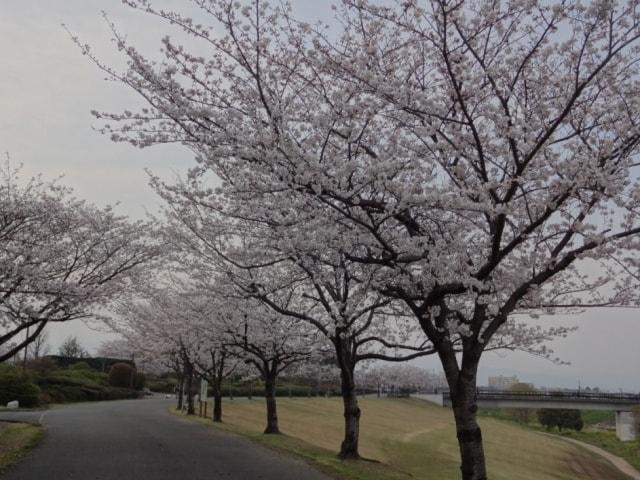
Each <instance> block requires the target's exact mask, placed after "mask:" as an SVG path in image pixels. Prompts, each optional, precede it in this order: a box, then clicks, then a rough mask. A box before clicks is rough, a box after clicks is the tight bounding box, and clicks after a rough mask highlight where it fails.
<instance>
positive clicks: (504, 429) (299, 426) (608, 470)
mask: <svg viewBox="0 0 640 480" xmlns="http://www.w3.org/2000/svg"><path fill="white" fill-rule="evenodd" d="M360 404H361V408H362V412H363V413H362V420H361V437H360V445H361V449H360V451H361V454H362V455H363V456H364V457H366V458H367V459H371V460H375V461H376V462H371V461H360V462H340V461H339V460H337V458H336V452H337V450H338V447H339V445H340V441H341V439H342V429H343V417H342V403H341V400H340V399H338V398H329V399H326V398H321V399H315V398H314V399H305V398H297V399H295V398H294V399H285V398H283V399H278V413H279V420H280V428H281V431H282V432H284V433H285V434H286V435H283V436H265V435H262V434H261V432H262V430H263V429H264V424H265V418H264V417H265V411H264V402H263V401H262V400H261V399H257V398H254V399H253V400H247V399H244V398H243V399H235V400H233V401H229V400H225V402H224V406H223V419H224V422H225V424H224V425H223V426H222V427H221V428H224V429H226V430H231V431H235V432H237V433H242V434H245V435H248V436H250V437H252V438H253V439H254V440H256V441H259V442H260V443H263V444H266V445H267V446H270V447H272V448H276V449H280V450H286V451H290V452H293V453H294V454H296V455H299V456H302V457H304V458H306V459H307V460H309V461H311V462H312V463H314V464H316V465H317V466H320V467H321V468H322V469H323V470H325V471H327V472H329V473H332V474H334V476H336V477H337V478H346V479H353V480H359V479H363V480H364V479H367V480H377V479H389V480H396V479H409V478H420V479H423V480H455V479H457V478H459V468H458V464H459V457H458V446H457V442H456V439H455V429H454V423H453V417H452V413H451V411H450V410H449V409H444V408H441V407H437V406H435V405H431V404H429V403H427V402H424V401H421V400H415V399H376V398H366V399H363V400H361V403H360ZM209 411H211V410H209ZM200 421H202V422H207V423H209V422H210V421H209V420H204V419H202V420H200ZM481 425H482V428H483V436H484V439H485V450H486V453H487V462H488V469H489V476H490V478H491V479H492V480H545V479H555V480H589V479H593V480H624V479H626V478H627V477H626V476H624V475H622V474H621V473H619V472H618V471H617V470H616V469H615V468H614V467H612V466H611V465H610V464H609V463H608V462H607V461H606V460H604V459H601V458H599V457H594V455H593V454H592V453H589V452H587V451H585V450H583V449H581V448H580V447H578V446H574V445H572V444H568V443H567V442H563V441H562V440H560V439H558V440H555V439H553V438H549V437H544V436H542V435H539V434H537V433H535V432H531V431H528V430H526V429H524V428H521V427H519V426H516V425H513V424H510V423H509V422H503V421H500V420H496V419H491V418H482V419H481ZM377 462H380V463H377Z"/></svg>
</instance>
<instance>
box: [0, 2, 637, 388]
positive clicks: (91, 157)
mask: <svg viewBox="0 0 640 480" xmlns="http://www.w3.org/2000/svg"><path fill="white" fill-rule="evenodd" d="M182 1H183V0H173V1H172V2H165V3H166V4H174V5H176V4H178V3H181V2H182ZM293 3H294V6H295V8H296V10H297V12H298V13H299V14H300V15H301V16H304V17H305V19H307V21H313V20H314V19H319V18H321V19H323V20H327V19H329V18H330V16H331V12H330V4H331V2H329V1H322V0H314V1H310V0H297V1H294V2H293ZM102 10H104V11H105V12H106V13H107V14H108V15H109V17H110V19H111V20H113V21H114V22H115V23H116V24H117V25H118V28H119V30H120V31H121V32H122V33H125V34H127V35H128V36H129V38H130V39H131V40H133V41H134V43H135V44H136V45H138V46H139V47H140V50H142V51H143V52H145V53H149V54H150V55H155V54H156V53H157V52H158V51H159V48H160V43H159V40H160V38H161V37H162V36H164V35H166V34H167V33H169V32H168V31H167V29H166V27H165V26H164V25H163V24H162V23H160V22H158V21H156V20H154V19H150V18H148V17H147V16H146V15H144V14H141V13H139V12H135V11H132V10H130V9H128V8H127V7H124V6H123V5H121V3H120V0H64V1H42V0H2V1H1V2H0V32H1V35H2V38H1V41H0V58H1V59H2V64H3V67H2V75H0V106H1V107H2V114H1V115H0V151H1V152H5V151H6V152H8V153H9V154H10V157H11V162H12V165H17V164H20V163H22V164H24V172H25V174H26V175H31V174H35V173H43V174H44V176H45V178H49V179H51V178H55V177H58V176H60V175H64V179H63V180H62V182H63V183H64V184H66V185H68V186H71V187H73V188H74V189H75V192H76V195H77V196H78V197H82V198H86V199H88V200H90V201H92V202H94V203H97V204H99V205H105V204H114V203H119V204H120V206H119V211H120V212H121V213H126V214H129V215H131V216H135V217H142V216H143V215H144V214H145V212H146V211H155V210H157V208H158V206H159V204H160V203H159V201H158V199H157V198H156V197H155V194H154V193H153V192H152V191H151V189H150V188H149V187H148V186H147V180H146V174H145V172H144V169H145V168H149V169H151V170H153V171H154V172H155V173H157V174H159V175H161V176H163V177H165V178H170V177H171V176H173V175H175V174H176V173H178V174H179V173H180V172H184V171H185V170H186V169H187V168H188V167H189V166H190V165H191V163H192V155H191V153H190V152H189V151H188V150H186V149H184V148H182V147H178V146H171V147H169V146H162V147H153V148H150V149H147V150H139V149H135V148H133V147H131V146H129V145H124V144H114V143H112V142H111V141H110V140H109V139H108V138H106V137H103V136H101V135H100V134H99V133H98V132H96V131H95V130H94V129H93V128H94V127H96V126H98V124H97V123H96V122H95V120H94V119H93V117H92V116H91V114H90V111H91V110H92V109H96V110H104V111H112V112H118V111H120V110H122V109H124V108H130V109H132V110H135V107H136V106H138V105H140V101H139V99H138V98H137V97H136V94H135V93H133V92H131V91H129V90H127V89H125V88H124V87H123V86H120V85H118V84H116V83H113V82H107V81H105V80H104V77H105V75H104V74H103V73H102V72H100V71H99V70H98V69H97V68H96V66H95V65H93V64H92V63H90V62H89V61H88V59H87V57H84V56H83V55H82V54H81V53H80V52H79V50H78V48H77V47H76V46H75V45H74V44H73V43H72V42H71V40H70V38H69V35H68V34H67V32H66V31H65V30H64V29H63V28H62V26H61V24H63V23H64V24H66V25H67V27H68V28H69V29H70V30H71V31H72V32H73V33H74V34H77V35H78V36H79V37H80V38H81V41H82V42H83V43H89V44H91V45H92V46H93V48H94V49H95V51H96V52H97V54H98V56H99V57H100V58H102V59H103V60H104V61H105V62H106V63H108V64H110V65H116V66H122V65H123V61H122V58H121V57H120V56H119V55H118V53H117V51H116V50H115V48H114V45H113V43H112V42H111V40H110V38H111V37H110V32H109V29H108V26H107V24H106V23H105V21H104V19H103V18H102V16H101V11H102ZM639 314H640V312H638V311H636V310H593V311H590V312H587V313H585V314H582V315H579V316H573V317H562V318H560V317H555V318H551V319H546V320H545V322H563V323H564V324H565V325H579V326H580V330H579V331H578V332H577V333H574V334H572V335H571V336H570V337H569V338H567V339H563V340H559V341H556V342H554V343H553V345H552V347H553V348H554V349H555V352H556V354H557V355H558V356H560V357H561V358H562V359H563V360H565V361H568V362H571V365H568V366H557V365H553V364H551V363H550V362H548V361H546V360H543V359H539V358H533V357H531V356H529V355H526V354H522V353H503V354H500V355H498V354H495V353H489V354H487V355H486V356H485V358H484V360H483V362H482V364H481V374H480V383H486V378H487V376H488V375H495V374H503V375H512V374H516V375H518V376H519V377H520V379H521V380H522V381H529V382H533V383H535V384H537V385H547V386H567V387H577V386H578V383H579V382H580V384H581V385H582V386H583V387H584V386H587V385H591V386H595V385H599V386H601V387H604V388H608V389H614V390H617V389H619V388H621V389H625V390H633V391H638V390H640V377H639V375H638V366H639V365H640V348H639V347H638V345H639V343H640V342H639V341H640V335H639V332H640V328H639V326H640V325H639V324H638V320H639V317H640V315H639ZM94 328H99V326H97V327H94ZM68 335H77V336H78V338H79V339H80V341H81V343H82V344H83V345H84V346H85V347H86V348H88V349H89V350H92V351H93V350H95V349H96V348H97V347H98V346H99V344H100V342H101V341H102V340H104V339H105V338H108V335H106V334H105V333H102V332H100V331H98V330H95V329H90V328H88V327H87V326H85V325H84V324H82V323H80V322H71V323H69V324H65V325H57V326H55V327H52V328H51V329H50V338H51V340H50V343H51V346H52V349H53V350H55V349H57V346H58V345H59V343H60V342H61V341H62V340H63V339H64V338H65V337H66V336H68ZM420 363H421V364H424V365H427V366H429V367H432V368H436V369H439V364H438V361H437V359H435V358H430V359H425V360H422V361H421V362H420Z"/></svg>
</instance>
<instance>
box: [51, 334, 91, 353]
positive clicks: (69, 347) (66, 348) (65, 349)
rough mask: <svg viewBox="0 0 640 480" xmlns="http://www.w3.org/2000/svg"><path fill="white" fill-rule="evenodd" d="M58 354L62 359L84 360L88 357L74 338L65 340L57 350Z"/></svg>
mask: <svg viewBox="0 0 640 480" xmlns="http://www.w3.org/2000/svg"><path fill="white" fill-rule="evenodd" d="M58 354H59V355H61V356H63V357H76V358H85V357H88V356H89V352H87V351H86V350H85V349H84V348H82V346H81V345H80V342H78V339H77V338H76V337H75V336H71V337H67V338H66V340H65V341H64V342H63V343H62V345H60V348H59V349H58Z"/></svg>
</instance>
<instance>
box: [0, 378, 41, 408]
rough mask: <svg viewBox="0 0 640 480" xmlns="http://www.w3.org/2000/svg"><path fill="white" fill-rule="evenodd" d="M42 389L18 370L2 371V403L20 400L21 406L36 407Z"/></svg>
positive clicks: (0, 395) (0, 391)
mask: <svg viewBox="0 0 640 480" xmlns="http://www.w3.org/2000/svg"><path fill="white" fill-rule="evenodd" d="M39 395H40V389H39V388H38V386H37V385H35V384H33V383H32V382H31V379H30V378H29V377H28V376H27V375H24V374H22V373H19V372H17V371H15V370H14V371H10V370H4V371H2V372H0V405H3V406H4V405H6V404H7V403H8V402H11V401H13V400H18V402H20V406H21V407H35V406H37V405H38V402H39Z"/></svg>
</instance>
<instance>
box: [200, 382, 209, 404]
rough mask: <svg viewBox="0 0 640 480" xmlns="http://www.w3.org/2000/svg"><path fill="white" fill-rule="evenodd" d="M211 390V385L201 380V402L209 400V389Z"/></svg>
mask: <svg viewBox="0 0 640 480" xmlns="http://www.w3.org/2000/svg"><path fill="white" fill-rule="evenodd" d="M208 388H209V384H208V383H207V381H206V380H205V379H204V378H203V379H201V380H200V400H201V401H202V402H204V401H205V400H206V399H207V389H208Z"/></svg>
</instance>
